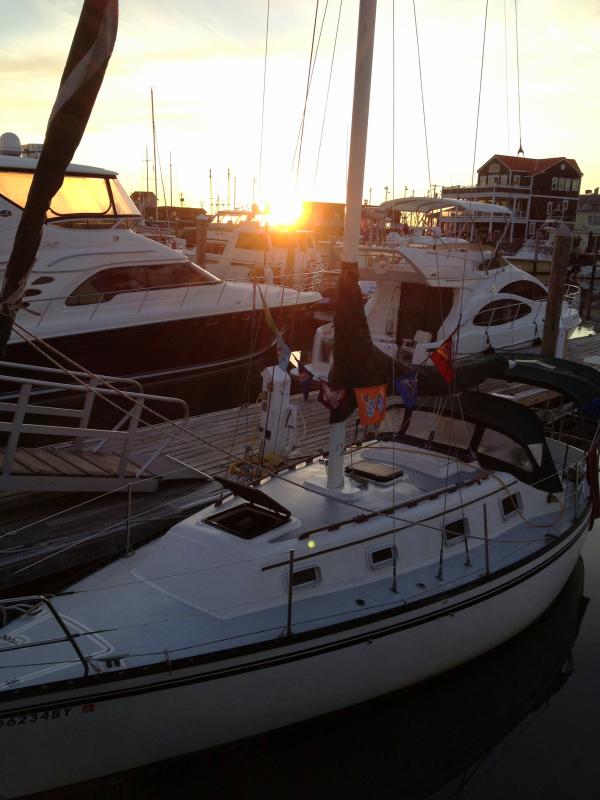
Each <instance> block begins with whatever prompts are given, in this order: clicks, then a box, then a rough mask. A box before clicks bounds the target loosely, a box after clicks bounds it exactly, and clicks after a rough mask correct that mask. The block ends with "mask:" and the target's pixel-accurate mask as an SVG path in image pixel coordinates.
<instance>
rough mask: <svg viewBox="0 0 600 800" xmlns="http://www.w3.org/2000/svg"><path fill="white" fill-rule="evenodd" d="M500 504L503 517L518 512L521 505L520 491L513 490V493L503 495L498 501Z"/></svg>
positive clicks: (506, 517)
mask: <svg viewBox="0 0 600 800" xmlns="http://www.w3.org/2000/svg"><path fill="white" fill-rule="evenodd" d="M500 506H501V508H502V516H503V517H504V519H508V518H509V517H512V516H513V515H514V514H518V513H519V511H521V509H522V507H523V504H522V502H521V494H520V492H514V494H509V495H507V496H506V497H503V498H502V499H501V501H500Z"/></svg>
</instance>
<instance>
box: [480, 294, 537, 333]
mask: <svg viewBox="0 0 600 800" xmlns="http://www.w3.org/2000/svg"><path fill="white" fill-rule="evenodd" d="M530 311H531V308H530V307H529V306H528V305H526V304H525V303H519V302H518V301H515V300H494V302H493V303H488V304H487V305H486V306H484V307H483V308H482V309H481V310H480V311H479V313H477V314H476V315H475V316H474V317H473V325H485V326H486V327H488V326H493V325H506V324H508V323H511V322H514V321H515V320H516V319H520V318H521V317H525V316H527V314H529V313H530Z"/></svg>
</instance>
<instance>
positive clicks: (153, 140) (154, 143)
mask: <svg viewBox="0 0 600 800" xmlns="http://www.w3.org/2000/svg"><path fill="white" fill-rule="evenodd" d="M150 108H151V111H152V149H153V156H154V195H155V197H156V219H158V172H157V170H156V124H155V122H154V89H152V88H151V89H150Z"/></svg>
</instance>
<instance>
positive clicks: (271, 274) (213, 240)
mask: <svg viewBox="0 0 600 800" xmlns="http://www.w3.org/2000/svg"><path fill="white" fill-rule="evenodd" d="M206 266H207V268H208V269H210V270H211V272H213V274H214V275H218V276H219V277H220V278H223V279H224V280H253V281H260V282H265V283H277V284H281V285H283V286H290V287H292V288H295V289H318V288H319V283H320V277H321V273H322V271H323V264H322V258H321V255H320V253H319V250H318V249H317V245H316V242H315V238H314V234H313V233H312V232H311V231H305V230H296V229H295V228H281V227H277V226H273V225H270V224H269V222H268V216H264V215H261V214H259V213H258V212H256V213H255V212H252V211H219V212H218V213H217V215H216V216H215V218H214V219H213V220H212V221H211V222H210V223H209V224H208V226H207V233H206Z"/></svg>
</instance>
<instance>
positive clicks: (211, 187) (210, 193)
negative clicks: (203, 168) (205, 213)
mask: <svg viewBox="0 0 600 800" xmlns="http://www.w3.org/2000/svg"><path fill="white" fill-rule="evenodd" d="M208 186H209V202H210V213H211V214H214V213H215V209H214V201H213V186H212V169H209V170H208Z"/></svg>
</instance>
